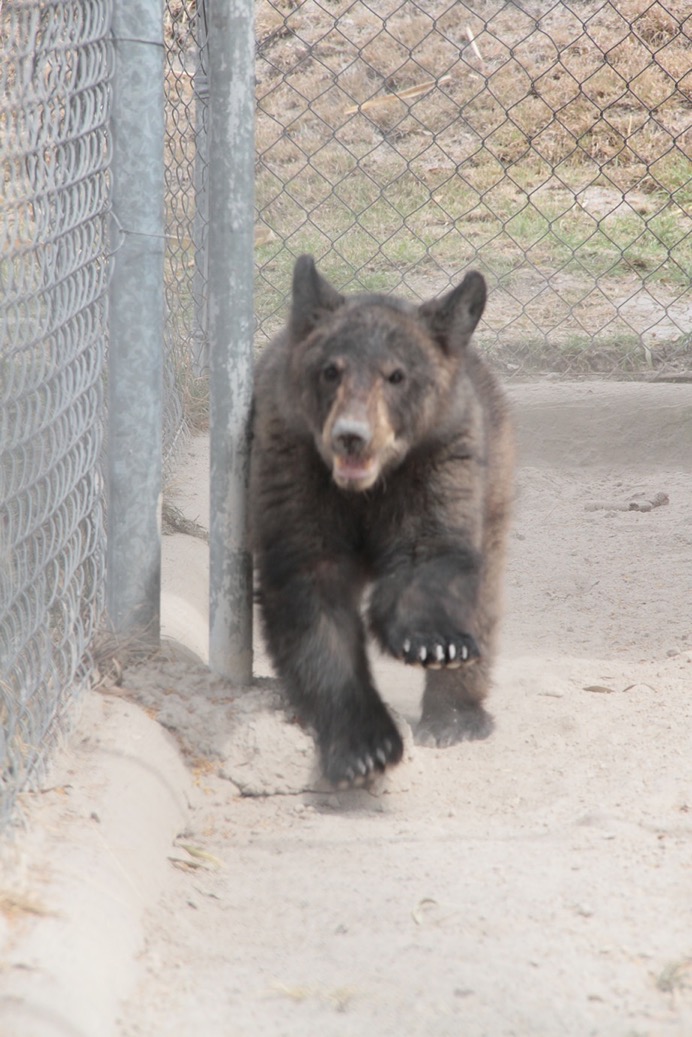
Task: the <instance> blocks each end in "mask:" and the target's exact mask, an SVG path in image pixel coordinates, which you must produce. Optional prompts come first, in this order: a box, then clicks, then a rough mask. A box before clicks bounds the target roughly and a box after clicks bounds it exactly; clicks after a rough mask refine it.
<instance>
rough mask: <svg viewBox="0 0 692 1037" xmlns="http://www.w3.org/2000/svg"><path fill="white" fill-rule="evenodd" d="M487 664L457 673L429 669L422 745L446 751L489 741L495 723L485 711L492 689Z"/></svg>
mask: <svg viewBox="0 0 692 1037" xmlns="http://www.w3.org/2000/svg"><path fill="white" fill-rule="evenodd" d="M488 670H489V667H488V664H487V663H486V662H485V661H484V660H483V659H479V660H477V661H475V662H471V663H465V664H464V665H462V666H460V667H459V668H457V669H441V670H431V669H428V670H427V671H426V674H425V692H424V694H423V709H422V714H421V719H420V722H419V724H418V727H417V728H416V731H415V740H416V742H417V744H418V745H426V746H432V747H438V748H440V749H443V748H446V747H447V746H449V745H455V744H456V743H457V742H463V741H472V740H475V739H479V738H487V736H488V735H489V734H490V733H491V731H492V729H493V719H492V717H491V716H490V714H489V713H487V712H486V710H485V709H484V707H483V699H484V698H485V696H486V694H487V691H488V685H489V673H488Z"/></svg>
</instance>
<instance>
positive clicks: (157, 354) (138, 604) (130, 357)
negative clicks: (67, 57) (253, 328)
mask: <svg viewBox="0 0 692 1037" xmlns="http://www.w3.org/2000/svg"><path fill="white" fill-rule="evenodd" d="M112 31H113V39H114V44H115V74H114V82H113V108H112V119H111V131H112V140H113V161H112V166H111V176H112V192H113V193H112V198H113V234H112V247H113V251H114V253H115V254H114V258H113V274H112V280H111V291H110V349H109V366H108V491H109V492H108V500H109V504H108V549H107V607H108V613H109V618H110V622H111V624H112V626H113V629H114V630H115V632H116V633H117V634H120V635H136V636H137V637H139V638H144V639H145V640H146V641H150V642H152V643H158V640H159V632H160V591H161V531H160V519H159V513H160V495H161V425H162V422H161V419H162V392H163V378H162V372H163V323H164V303H163V299H164V296H163V254H164V209H163V200H164V195H163V192H164V170H163V133H164V122H163V118H164V117H163V112H164V95H163V65H164V52H163V19H162V2H161V0H128V2H127V3H116V4H114V11H113V24H112Z"/></svg>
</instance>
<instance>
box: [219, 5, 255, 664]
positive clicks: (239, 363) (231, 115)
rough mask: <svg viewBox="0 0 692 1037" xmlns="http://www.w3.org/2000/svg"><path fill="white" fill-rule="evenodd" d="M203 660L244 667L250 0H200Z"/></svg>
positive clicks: (248, 617) (248, 626) (248, 597)
mask: <svg viewBox="0 0 692 1037" xmlns="http://www.w3.org/2000/svg"><path fill="white" fill-rule="evenodd" d="M208 14H209V83H210V123H209V130H210V133H209V211H210V213H211V214H212V218H211V220H210V224H209V236H208V242H209V267H208V269H209V387H210V417H211V433H210V452H211V463H210V468H211V471H210V478H211V499H210V504H211V529H210V555H209V565H210V574H209V584H210V593H209V612H210V614H209V665H210V668H211V669H212V670H213V671H214V672H215V673H219V674H221V675H223V676H225V677H227V678H229V679H230V680H232V681H234V682H235V683H237V684H244V683H248V682H249V681H250V679H251V676H252V562H251V557H250V552H249V550H248V546H247V536H246V525H247V517H246V512H247V482H248V469H249V453H250V450H249V447H250V443H249V435H248V431H249V430H248V421H249V415H250V404H251V398H252V340H253V331H254V312H253V275H254V234H253V226H254V180H253V177H254V108H255V85H254V49H255V41H254V31H253V0H209V3H208Z"/></svg>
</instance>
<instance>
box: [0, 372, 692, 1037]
mask: <svg viewBox="0 0 692 1037" xmlns="http://www.w3.org/2000/svg"><path fill="white" fill-rule="evenodd" d="M513 395H514V396H515V400H516V409H517V417H518V423H519V426H520V432H521V458H522V461H521V467H520V470H519V473H518V480H517V505H516V516H515V521H514V525H513V531H512V538H511V551H510V558H509V565H508V573H507V606H506V621H505V624H504V632H503V642H502V651H501V658H500V661H499V665H498V668H497V679H496V688H495V690H494V693H493V696H492V699H491V702H490V706H491V711H492V712H493V713H494V715H495V718H496V722H497V727H496V730H495V732H494V733H493V735H492V736H491V737H490V738H489V739H488V740H487V741H484V742H479V743H472V744H465V745H461V746H458V747H455V748H453V749H448V750H431V749H421V748H414V747H413V746H412V745H411V742H410V739H409V742H408V748H407V756H406V759H405V761H404V762H403V764H402V765H401V766H400V767H399V768H397V769H396V770H394V771H393V772H392V773H391V776H389V777H387V778H386V779H385V780H384V781H382V782H381V783H380V784H379V785H378V786H377V787H375V788H373V789H371V790H369V791H362V790H361V791H352V792H345V793H334V792H332V791H330V790H328V789H325V788H324V787H322V786H321V785H320V782H319V779H318V777H317V776H316V774H315V770H314V754H313V749H312V744H311V742H310V740H309V738H308V737H307V736H306V735H305V733H304V732H303V731H301V729H300V728H299V727H298V726H297V725H296V724H293V723H289V722H287V720H286V718H285V717H284V714H283V713H282V712H281V710H280V708H279V707H278V701H279V700H278V696H277V689H276V685H275V683H274V682H273V681H272V680H270V679H268V675H269V673H270V671H269V669H268V666H267V662H266V659H265V658H264V655H263V653H262V651H261V646H258V652H257V672H258V674H264V675H267V679H266V680H262V681H259V682H258V686H257V687H256V688H255V689H254V690H253V691H252V692H250V693H247V692H245V693H242V692H239V691H238V690H237V689H233V688H229V687H228V686H225V685H224V684H223V683H222V682H219V681H213V680H210V679H209V677H208V674H207V672H206V670H205V669H204V667H203V666H202V665H201V664H200V663H199V662H196V661H195V659H194V656H193V655H192V652H195V653H197V655H199V656H203V655H204V653H205V651H206V633H205V631H206V616H205V612H206V574H205V565H206V545H205V544H204V543H203V541H201V540H199V539H196V538H194V537H190V536H184V535H182V534H176V535H174V536H171V537H166V538H165V543H164V549H165V570H164V579H165V587H166V594H165V598H164V620H165V628H166V632H167V634H168V635H169V636H170V637H172V638H173V639H174V641H175V642H177V644H175V645H169V646H168V648H167V649H166V650H165V651H164V652H163V653H162V656H161V658H159V659H158V660H156V661H155V662H153V663H149V664H146V665H145V666H142V667H139V668H130V669H128V670H127V671H126V673H125V679H124V682H123V685H122V686H121V687H112V688H109V689H106V691H105V693H101V695H94V696H92V697H91V699H90V701H89V703H88V704H87V709H86V711H85V717H84V718H83V720H82V725H81V728H80V735H79V738H78V739H77V741H76V743H74V744H73V747H72V748H71V750H70V752H69V753H67V755H66V759H65V760H63V761H62V763H61V764H60V765H59V768H58V770H60V766H61V767H62V768H63V770H62V771H61V772H60V773H59V775H58V778H57V779H55V785H54V786H53V789H52V791H51V792H47V793H44V795H42V796H39V797H36V796H34V797H26V804H25V806H26V811H27V815H28V817H29V820H30V821H32V820H33V822H34V824H33V825H31V826H30V828H29V834H28V835H27V836H26V838H25V840H24V843H21V840H20V846H19V848H18V858H22V859H23V860H24V862H25V863H26V860H27V857H29V858H30V860H31V867H30V868H29V869H28V870H27V869H26V867H25V869H24V871H23V872H22V869H21V868H20V867H19V866H18V865H16V863H15V865H14V868H13V869H11V872H12V875H13V882H14V885H13V886H11V889H12V890H14V893H13V895H14V896H15V900H16V901H18V902H19V907H17V906H16V904H15V910H14V911H10V910H6V911H5V913H4V916H0V917H4V919H5V923H4V924H5V928H4V931H3V930H2V929H0V935H2V936H4V939H3V940H2V944H1V946H2V956H1V957H0V1034H1V1035H2V1037H43V1035H44V1034H45V1035H51V1037H52V1035H53V1034H55V1035H56V1037H58V1035H62V1034H66V1035H69V1037H108V1035H110V1034H113V1035H114V1037H188V1035H189V1034H193V1033H194V1034H204V1037H246V1035H247V1037H249V1035H253V1037H262V1035H267V1037H293V1035H295V1037H304V1035H307V1034H310V1035H312V1034H320V1035H325V1037H330V1035H335V1037H337V1035H339V1037H341V1035H356V1034H357V1035H361V1034H363V1033H373V1034H377V1035H378V1037H379V1035H381V1037H394V1035H395V1034H396V1035H397V1037H398V1035H401V1034H405V1035H412V1037H413V1035H421V1037H423V1035H425V1037H427V1035H430V1034H435V1035H450V1037H451V1035H454V1037H458V1035H463V1037H477V1035H478V1037H480V1035H487V1037H510V1035H520V1037H524V1035H531V1037H540V1035H545V1037H555V1035H574V1037H586V1035H599V1037H601V1035H602V1037H689V1035H690V1034H692V819H691V817H690V814H691V812H692V709H691V706H690V702H691V698H692V614H691V612H692V610H691V608H690V601H692V482H691V480H690V473H691V470H692V388H691V387H690V386H619V387H618V386H616V387H614V386H594V385H591V386H564V385H539V386H523V387H518V388H517V389H515V390H514V391H513ZM206 473H207V443H206V441H205V440H204V439H197V440H195V441H193V443H192V444H191V446H190V449H189V451H188V454H187V457H186V458H185V459H184V463H183V464H182V465H181V468H180V470H179V473H178V476H177V478H176V481H175V485H174V486H173V487H172V491H173V497H174V501H175V503H176V504H177V505H178V506H179V507H180V508H182V509H183V511H184V512H185V513H186V515H187V516H188V517H189V518H192V519H196V520H198V521H199V522H200V523H201V524H202V525H206V523H207V522H208V505H207V503H206V501H207V488H206V487H207V474H206ZM657 493H661V494H666V495H667V496H668V498H669V502H668V503H667V504H664V505H662V506H659V507H656V508H654V509H652V510H650V511H629V510H620V508H621V506H622V505H624V504H626V503H627V502H628V501H629V500H630V499H631V498H632V497H635V496H636V497H638V498H639V499H642V498H643V499H651V498H653V497H654V495H655V494H657ZM590 505H598V507H595V508H594V510H591V509H590V507H589V506H590ZM180 645H183V646H185V647H186V649H187V651H185V650H183V649H182V648H181V647H180ZM375 669H376V673H377V675H378V681H379V686H380V688H381V690H382V693H383V694H384V696H385V698H386V699H387V700H388V701H389V702H390V703H391V704H392V706H393V707H394V709H395V710H396V711H397V713H398V715H399V717H400V722H401V725H402V728H403V729H404V730H405V731H408V729H409V725H410V724H411V723H414V722H415V719H416V715H417V709H418V701H419V696H420V687H421V677H420V675H419V674H418V673H417V672H415V671H411V670H409V669H407V668H405V667H402V666H400V665H398V664H395V663H392V662H389V661H387V660H383V659H376V660H375ZM123 739H125V741H127V739H135V741H136V745H133V746H132V749H131V751H130V749H129V748H128V749H126V750H125V749H124V750H122V753H121V755H122V756H124V757H127V758H131V759H136V760H137V761H138V767H139V771H138V772H137V773H135V774H133V775H131V776H130V777H131V782H130V783H129V784H128V780H126V781H125V791H124V793H123V794H122V795H121V793H120V792H119V790H121V789H122V783H123V779H122V777H121V776H120V777H119V776H118V775H117V774H116V775H115V780H113V778H114V776H113V775H112V774H110V779H109V775H108V774H106V776H105V777H99V773H100V772H98V768H96V771H95V770H94V766H95V764H94V761H97V762H98V761H101V763H103V760H104V751H105V752H106V754H107V753H112V754H113V756H114V757H116V756H117V755H118V754H117V753H116V752H115V747H117V746H121V747H122V745H123ZM109 740H110V741H109ZM128 745H129V743H128ZM181 754H182V758H183V760H184V763H185V768H184V769H183V768H181V767H180V755H181ZM171 757H173V759H171ZM100 765H101V764H99V766H100ZM125 777H126V778H127V775H125ZM109 780H110V783H109ZM132 783H134V786H133V784H132ZM138 787H141V789H142V794H141V797H140V798H142V799H145V798H146V797H147V796H148V800H147V803H148V806H147V807H146V810H145V814H144V826H145V830H144V831H142V830H141V825H142V822H141V820H140V828H139V829H136V831H135V832H134V833H133V832H129V833H128V832H127V831H125V833H124V835H123V838H124V839H125V841H126V842H127V838H126V837H127V836H128V835H129V838H130V844H129V845H130V846H133V847H134V848H135V849H137V848H139V849H141V847H142V845H144V844H146V845H147V846H148V854H149V856H148V858H147V859H145V860H144V861H142V860H139V859H138V864H137V867H139V868H140V875H139V877H138V878H137V880H136V897H135V898H134V899H133V896H132V890H131V888H130V887H132V885H133V881H132V871H131V870H128V868H127V866H126V865H127V862H126V861H125V865H123V856H122V853H124V852H125V851H124V850H123V851H122V852H121V850H120V849H119V848H118V847H119V844H118V842H117V840H115V841H114V840H113V839H112V838H111V835H110V833H111V832H112V830H113V827H112V824H111V825H110V826H104V824H102V822H103V821H104V816H105V815H106V814H107V813H108V810H107V809H106V810H105V811H104V810H103V808H102V806H101V804H102V802H103V801H104V796H105V802H106V803H109V802H114V803H118V802H120V807H119V809H118V811H117V814H118V818H116V821H118V819H119V821H118V823H119V824H120V825H121V827H122V824H123V815H124V817H125V818H127V817H128V816H132V817H141V813H142V809H143V803H142V802H139V803H138V802H136V799H137V791H136V790H137V788H138ZM104 788H105V793H104ZM162 789H165V791H162ZM106 793H107V794H106ZM123 798H124V802H122V801H121V800H122V799H123ZM185 801H187V806H185ZM181 802H182V806H181ZM128 804H129V806H128ZM128 811H131V815H130V814H128ZM102 815H104V816H102ZM95 816H96V818H97V821H95V820H94V817H95ZM147 824H148V826H149V831H148V834H147V831H146V826H147ZM124 827H125V829H127V824H125V826H124ZM98 829H100V830H101V831H100V833H99V831H98ZM95 830H97V831H96V834H95ZM116 830H117V831H118V830H119V829H118V828H117V824H116ZM104 832H105V833H106V836H107V842H108V845H107V854H106V857H107V859H108V860H111V861H112V860H113V859H116V858H117V860H118V863H119V866H120V868H119V872H118V874H117V875H115V876H114V875H113V874H111V873H107V874H106V875H105V876H101V877H99V872H98V867H99V862H100V866H101V867H103V857H104V852H101V854H99V852H98V850H99V846H100V845H101V843H104V842H106V838H105V836H104V834H103V833H104ZM176 835H177V838H176V839H175V840H174V836H176ZM99 840H101V842H99ZM22 848H23V856H22V852H20V851H22ZM85 848H86V849H87V850H88V851H89V852H91V853H92V854H93V860H91V859H90V858H87V863H86V878H85V882H86V885H85V887H84V888H86V889H92V890H93V888H94V887H96V888H98V889H101V890H102V891H103V889H105V888H106V887H108V888H109V889H110V888H111V887H112V886H113V883H115V884H116V886H117V882H116V879H117V880H118V881H120V882H121V886H119V887H117V888H118V890H120V892H119V893H118V894H117V896H116V897H115V901H116V903H117V902H120V903H122V904H125V905H129V906H130V907H129V909H130V910H131V912H132V915H133V917H132V921H131V924H130V925H129V926H127V925H126V926H124V928H123V918H122V912H118V911H115V912H114V917H110V916H108V915H105V916H104V910H103V905H101V908H100V912H101V913H100V915H99V907H98V905H94V906H93V908H92V906H90V902H89V900H88V898H87V899H86V900H84V898H82V900H83V903H82V901H80V894H79V892H78V887H75V888H73V889H71V890H69V889H68V891H67V893H65V891H64V890H65V882H64V877H65V874H66V873H69V872H70V867H69V862H70V861H71V862H72V870H73V871H74V867H75V865H74V862H75V861H80V862H83V861H84V852H85ZM133 852H134V851H133ZM66 858H67V861H68V863H67V864H66V863H65V860H66ZM37 862H38V863H37ZM80 866H81V865H80ZM94 868H95V869H96V871H95V872H94V871H93V869H94ZM116 871H117V869H116ZM94 874H96V878H94V877H93V876H94ZM20 875H23V876H24V878H23V882H24V885H20V884H19V876H20ZM123 875H124V878H123ZM61 882H62V885H61ZM56 883H57V887H58V888H59V889H62V891H63V892H62V894H61V895H62V898H63V899H62V900H60V897H58V906H57V907H56V905H55V902H54V898H55V896H56V893H55V890H56ZM128 888H129V893H128ZM18 890H19V893H18V892H17V891H18ZM20 894H21V896H23V897H24V909H22V902H21V897H20ZM118 897H120V900H118ZM106 899H108V898H106ZM111 899H112V898H111ZM75 902H76V903H77V904H79V905H80V908H82V909H83V910H79V911H77V912H75V910H74V904H75ZM108 902H109V903H110V901H108ZM27 903H28V904H29V905H30V906H31V905H32V904H33V905H34V907H36V908H37V910H38V911H39V914H38V915H36V914H33V915H32V913H31V911H30V910H28V909H27ZM70 905H72V907H70ZM133 905H134V906H133ZM90 911H91V912H92V914H93V913H94V912H96V915H97V916H98V917H99V918H102V919H103V921H102V924H101V928H100V930H99V932H98V933H96V934H95V933H94V931H93V926H92V930H88V931H87V933H86V936H85V937H84V940H85V943H84V946H86V947H89V946H90V947H91V950H92V952H93V954H92V956H93V959H94V962H93V963H92V967H91V970H89V969H87V970H86V973H85V972H84V971H83V970H81V967H80V960H81V958H83V948H82V955H81V958H80V954H79V953H75V955H74V957H75V959H76V962H75V965H74V969H73V973H72V980H70V976H69V975H67V976H66V978H64V979H63V982H62V987H61V989H62V990H63V1002H62V1003H61V1006H60V1010H59V1011H58V1009H56V1008H55V999H54V1000H53V1002H49V1003H48V1007H45V1006H44V1007H43V1008H42V1009H41V1011H40V1012H39V1009H38V1008H35V1010H34V1011H33V1012H32V1013H29V1011H28V1008H27V1006H28V1005H30V1004H33V1003H38V1002H40V997H38V996H37V994H36V989H37V988H36V983H37V982H40V983H42V984H44V985H43V986H41V989H42V990H44V989H45V980H46V977H48V978H49V979H50V978H51V977H53V973H54V972H55V967H54V966H53V965H51V964H50V962H49V964H46V963H45V962H43V963H42V961H41V958H40V953H39V950H40V947H41V946H45V944H46V940H47V939H48V937H47V936H46V934H48V936H49V937H50V934H51V933H53V936H52V937H50V938H51V939H54V940H57V941H58V942H59V940H60V938H61V933H62V938H63V940H64V941H67V942H68V943H69V945H70V946H73V943H74V938H73V935H72V932H73V929H69V928H66V927H67V926H68V922H69V921H70V920H72V921H73V920H74V917H75V914H76V915H77V916H79V917H80V918H81V919H82V922H83V921H84V914H85V913H86V915H87V917H88V916H89V912H90ZM46 912H49V915H48V916H47V915H46ZM112 914H113V912H112ZM119 926H120V928H121V929H123V931H122V932H120V930H119V928H118V927H119ZM73 928H74V926H73ZM32 941H33V942H32ZM89 941H91V943H89ZM37 947H38V948H39V950H37V949H36V948H37ZM27 948H29V949H27ZM66 953H67V950H66V948H65V946H63V951H62V954H63V957H64V955H65V954H66ZM56 954H57V959H58V960H59V961H60V960H62V958H61V956H60V952H56ZM32 955H33V956H32ZM118 962H119V963H120V964H118ZM68 971H69V970H68ZM104 972H105V975H106V976H108V979H109V981H110V982H109V983H108V984H106V985H107V986H108V990H107V996H106V994H105V993H104V992H103V991H101V994H99V990H100V987H99V983H101V985H102V986H103V974H104ZM42 977H43V978H42ZM53 978H54V977H53ZM70 982H72V984H73V988H71V987H70ZM58 985H60V984H58ZM70 990H71V991H72V1001H73V1003H72V1006H71V1008H70ZM94 990H95V991H96V992H95V993H94ZM8 991H9V994H10V996H9V998H8ZM89 991H91V992H92V994H93V998H92V1000H93V1002H94V1003H93V1005H90V1003H89V1002H90V997H89ZM97 995H98V996H97ZM99 998H100V1001H99ZM32 999H33V1000H32ZM99 1003H100V1004H102V1005H103V1004H104V1003H105V1005H106V1008H105V1009H102V1015H101V1018H100V1021H99V1023H98V1024H95V1023H94V1022H93V1019H94V1014H93V1013H94V1011H96V1008H97V1005H98V1004H99ZM3 1008H4V1014H3ZM49 1009H50V1011H49ZM12 1010H14V1012H15V1014H14V1015H13V1014H12ZM22 1012H23V1014H22ZM89 1012H91V1014H89ZM51 1013H52V1014H51ZM46 1019H48V1023H47V1022H46ZM51 1019H52V1020H53V1022H54V1023H55V1020H56V1019H58V1022H59V1023H60V1025H59V1026H58V1023H55V1027H54V1028H50V1024H51ZM17 1020H20V1022H21V1025H19V1024H18V1023H17ZM3 1022H4V1028H3Z"/></svg>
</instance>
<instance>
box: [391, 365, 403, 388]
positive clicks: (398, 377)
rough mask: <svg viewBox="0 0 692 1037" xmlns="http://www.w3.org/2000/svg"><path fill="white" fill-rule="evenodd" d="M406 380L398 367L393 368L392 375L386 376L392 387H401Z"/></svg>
mask: <svg viewBox="0 0 692 1037" xmlns="http://www.w3.org/2000/svg"><path fill="white" fill-rule="evenodd" d="M405 378H406V375H405V374H404V372H403V371H402V370H401V368H400V367H395V368H394V370H393V371H392V373H391V374H390V375H389V376H388V378H387V381H388V382H390V383H391V384H392V385H401V383H402V382H403V381H404V379H405Z"/></svg>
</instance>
